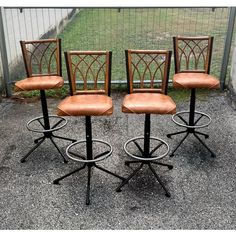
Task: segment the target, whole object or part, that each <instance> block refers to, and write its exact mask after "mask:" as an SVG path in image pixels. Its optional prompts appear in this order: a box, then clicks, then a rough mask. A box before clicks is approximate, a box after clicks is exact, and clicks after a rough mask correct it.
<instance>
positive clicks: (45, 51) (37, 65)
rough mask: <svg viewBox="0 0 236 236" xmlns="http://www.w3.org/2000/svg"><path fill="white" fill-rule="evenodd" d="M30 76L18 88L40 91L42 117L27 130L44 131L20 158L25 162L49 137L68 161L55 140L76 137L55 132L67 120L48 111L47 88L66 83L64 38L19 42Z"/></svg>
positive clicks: (16, 84)
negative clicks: (62, 45) (63, 57)
mask: <svg viewBox="0 0 236 236" xmlns="http://www.w3.org/2000/svg"><path fill="white" fill-rule="evenodd" d="M20 44H21V49H22V53H23V59H24V64H25V70H26V74H27V78H26V79H23V80H20V81H17V82H16V83H15V90H16V91H32V90H40V99H41V107H42V113H43V116H39V117H36V118H34V119H32V120H30V121H29V122H28V123H27V129H28V130H30V131H32V132H35V133H41V134H43V136H41V137H39V138H37V139H35V140H34V143H35V144H36V145H35V146H34V147H33V148H32V149H31V150H30V151H29V152H28V153H27V154H26V155H25V156H24V157H23V158H22V159H21V160H20V161H21V162H25V161H26V159H27V158H28V157H29V156H30V154H31V153H32V152H33V151H34V150H35V149H37V148H38V147H39V146H40V145H41V144H42V143H43V142H44V141H45V140H46V139H49V140H50V141H51V142H52V144H53V145H54V146H55V147H56V149H57V151H58V152H59V153H60V155H61V156H62V158H63V161H64V162H65V163H66V162H67V160H66V159H65V157H64V155H63V154H62V152H61V151H60V149H59V147H58V146H57V144H56V143H55V141H54V139H64V140H68V141H72V142H75V141H76V140H74V139H70V138H66V137H61V136H59V135H55V134H54V132H55V131H58V130H59V129H61V128H63V127H64V126H65V125H66V124H67V120H66V119H65V118H63V117H59V116H56V115H49V114H48V107H47V100H46V94H45V90H49V89H56V88H61V87H62V86H63V84H64V81H63V78H62V71H61V40H60V39H43V40H34V41H20Z"/></svg>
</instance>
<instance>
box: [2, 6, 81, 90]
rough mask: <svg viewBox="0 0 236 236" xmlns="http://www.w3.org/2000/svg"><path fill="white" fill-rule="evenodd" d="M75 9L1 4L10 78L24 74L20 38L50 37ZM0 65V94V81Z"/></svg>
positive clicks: (53, 35) (64, 24)
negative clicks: (6, 6) (3, 5)
mask: <svg viewBox="0 0 236 236" xmlns="http://www.w3.org/2000/svg"><path fill="white" fill-rule="evenodd" d="M76 11H77V10H76V9H72V8H70V9H22V10H20V9H9V8H7V9H6V8H3V11H2V14H3V24H4V32H5V40H6V49H7V55H8V66H9V73H10V80H11V81H15V80H19V79H21V78H22V76H25V69H24V64H23V60H22V52H21V48H20V43H19V41H20V40H36V39H40V38H53V37H56V35H57V34H58V33H59V32H60V31H61V30H62V29H63V28H64V27H65V26H66V24H67V23H68V22H69V21H70V20H71V18H72V17H73V15H74V14H75V13H76ZM0 64H2V62H1V58H0ZM1 77H2V70H1V66H0V94H1V88H2V87H3V86H2V85H3V83H2V79H1Z"/></svg>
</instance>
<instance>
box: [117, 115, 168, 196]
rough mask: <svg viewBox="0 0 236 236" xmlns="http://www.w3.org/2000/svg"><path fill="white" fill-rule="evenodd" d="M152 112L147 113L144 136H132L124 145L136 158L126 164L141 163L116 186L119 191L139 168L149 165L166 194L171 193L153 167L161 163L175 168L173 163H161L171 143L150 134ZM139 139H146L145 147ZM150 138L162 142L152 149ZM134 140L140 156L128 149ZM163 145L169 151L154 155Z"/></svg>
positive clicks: (129, 154) (128, 153) (127, 152)
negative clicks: (160, 160)
mask: <svg viewBox="0 0 236 236" xmlns="http://www.w3.org/2000/svg"><path fill="white" fill-rule="evenodd" d="M150 122H151V120H150V114H145V125H144V137H136V138H132V139H130V140H128V141H127V142H126V143H125V145H124V150H125V152H126V154H127V155H128V156H130V157H132V158H134V159H136V160H135V161H126V162H125V165H127V166H129V165H130V164H133V163H140V166H139V167H138V168H136V169H135V170H134V171H133V172H132V173H131V174H130V175H129V176H128V178H126V179H125V180H123V182H122V183H121V184H120V185H119V186H118V187H117V188H116V191H117V192H121V188H122V187H123V186H124V185H126V184H127V183H128V182H129V181H130V180H131V179H132V178H133V177H134V176H135V175H136V174H137V173H138V171H139V170H141V168H142V167H143V165H148V167H149V168H150V170H151V171H152V173H153V174H154V176H155V177H156V179H157V181H158V182H159V183H160V185H161V186H162V188H163V189H164V190H165V193H166V194H165V195H166V196H167V197H170V196H171V195H170V193H169V191H168V190H167V188H166V187H165V186H164V184H163V182H162V181H161V179H160V177H159V176H158V175H157V173H156V171H155V170H154V168H153V167H152V165H151V164H156V165H161V166H166V167H168V169H169V170H171V169H173V166H172V165H169V164H164V163H160V162H158V161H157V160H158V159H161V158H163V157H165V156H166V155H167V154H168V152H169V145H168V144H167V143H166V142H165V141H164V140H162V139H159V138H156V137H151V136H150ZM138 139H144V145H143V146H144V147H143V149H142V148H141V147H140V145H139V144H138V143H137V142H136V141H137V140H138ZM150 140H155V141H159V142H160V144H158V145H157V146H155V147H154V148H153V149H152V150H150ZM130 142H133V143H134V144H135V146H136V147H137V148H138V150H139V152H140V156H138V155H133V154H131V153H130V152H129V151H128V149H127V145H128V144H129V143H130ZM162 145H165V147H166V149H167V151H166V152H165V153H163V154H161V155H159V156H154V152H155V151H156V150H158V149H159V148H160V147H161V146H162Z"/></svg>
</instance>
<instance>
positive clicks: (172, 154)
mask: <svg viewBox="0 0 236 236" xmlns="http://www.w3.org/2000/svg"><path fill="white" fill-rule="evenodd" d="M188 135H189V133H187V134H186V135H185V136H184V138H183V139H182V140H181V141H180V143H179V144H178V145H177V147H176V148H175V149H174V151H173V152H172V153H171V154H170V156H171V157H173V156H174V153H175V152H176V150H177V149H178V148H179V147H180V145H181V144H182V143H183V141H184V140H185V139H186V138H187V137H188Z"/></svg>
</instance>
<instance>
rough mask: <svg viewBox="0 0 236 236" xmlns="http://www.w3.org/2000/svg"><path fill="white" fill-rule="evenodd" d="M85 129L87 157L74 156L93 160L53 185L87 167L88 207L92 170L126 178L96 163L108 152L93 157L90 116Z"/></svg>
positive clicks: (55, 181)
mask: <svg viewBox="0 0 236 236" xmlns="http://www.w3.org/2000/svg"><path fill="white" fill-rule="evenodd" d="M85 127H86V157H82V156H81V155H79V154H76V153H73V155H75V156H76V155H77V156H78V157H79V158H82V159H85V160H91V162H87V163H85V164H83V166H82V167H79V168H78V169H75V170H73V171H72V172H70V173H68V174H66V175H64V176H62V177H60V178H58V179H55V180H54V181H53V184H59V182H60V181H61V180H63V179H65V178H67V177H69V176H70V175H73V174H74V173H77V172H79V171H81V170H83V169H84V168H85V167H87V168H88V177H87V191H86V205H89V204H90V185H91V184H90V182H91V169H92V168H93V167H94V168H97V169H99V170H101V171H104V172H106V173H107V174H110V175H113V176H115V177H117V178H119V179H121V180H124V178H123V177H121V176H119V175H117V174H115V173H113V172H111V171H109V170H107V169H105V168H103V167H101V166H99V165H97V164H96V163H95V162H96V159H97V158H100V157H102V156H104V155H106V154H107V152H108V151H105V152H103V153H100V154H98V155H96V156H95V157H93V146H92V145H93V138H92V125H91V117H90V116H86V123H85ZM92 160H94V161H92Z"/></svg>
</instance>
